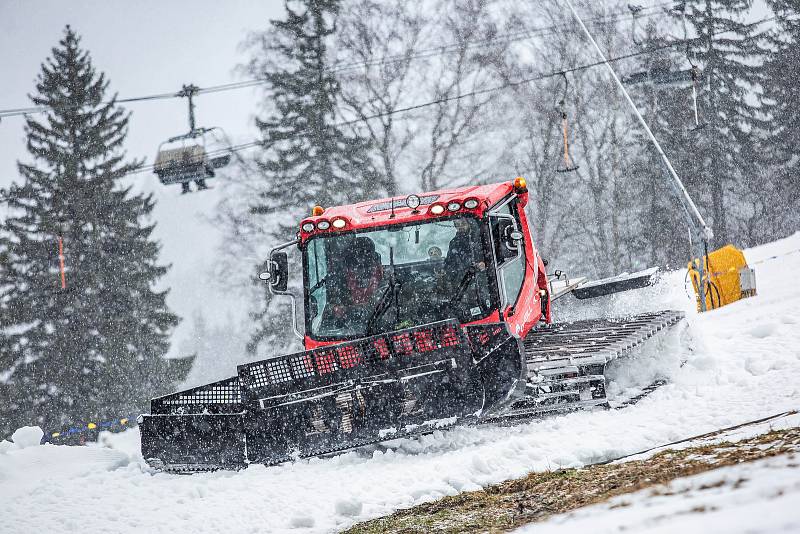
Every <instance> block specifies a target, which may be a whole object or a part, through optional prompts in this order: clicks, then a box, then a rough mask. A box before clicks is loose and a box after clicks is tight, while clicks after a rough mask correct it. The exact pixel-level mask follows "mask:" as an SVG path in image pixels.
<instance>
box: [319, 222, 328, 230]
mask: <svg viewBox="0 0 800 534" xmlns="http://www.w3.org/2000/svg"><path fill="white" fill-rule="evenodd" d="M330 227H331V223H329V222H328V221H320V222H318V223H317V228H319V229H320V230H327V229H328V228H330Z"/></svg>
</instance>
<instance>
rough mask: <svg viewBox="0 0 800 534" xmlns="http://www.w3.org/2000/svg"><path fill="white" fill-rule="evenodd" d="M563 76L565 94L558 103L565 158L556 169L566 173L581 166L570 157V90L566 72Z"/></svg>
mask: <svg viewBox="0 0 800 534" xmlns="http://www.w3.org/2000/svg"><path fill="white" fill-rule="evenodd" d="M561 76H563V77H564V94H563V95H562V97H561V100H560V101H559V103H558V108H557V111H558V113H559V114H560V115H561V134H562V137H563V143H564V156H563V159H562V161H561V163H560V164H559V166H558V167H556V172H561V173H565V172H574V171H577V170H578V168H579V166H578V165H575V164H574V163H573V161H572V158H571V157H570V155H569V122H568V120H567V105H566V100H567V91H568V90H569V79H568V78H567V75H566V73H564V72H562V73H561Z"/></svg>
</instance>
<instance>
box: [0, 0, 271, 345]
mask: <svg viewBox="0 0 800 534" xmlns="http://www.w3.org/2000/svg"><path fill="white" fill-rule="evenodd" d="M282 13H283V2H281V1H279V0H262V1H255V0H249V1H241V0H239V1H236V2H220V1H214V0H192V1H187V0H182V1H176V0H170V1H163V0H146V1H135V2H134V1H121V0H113V1H111V0H104V1H99V0H95V1H79V0H70V1H63V0H61V1H55V0H48V1H40V0H36V1H34V0H0V109H8V108H18V107H27V106H30V105H31V102H30V100H29V99H28V97H27V95H28V93H30V92H32V91H33V90H34V84H35V79H36V76H37V74H38V73H39V71H40V64H41V63H42V61H43V60H44V59H45V58H46V57H48V56H49V55H50V49H51V48H52V47H54V46H56V45H57V43H58V41H59V40H60V39H61V37H62V34H63V29H64V26H65V25H67V24H70V25H71V26H72V27H73V28H74V30H75V31H76V32H77V33H78V34H79V35H80V36H81V37H82V38H83V40H82V45H83V47H84V48H86V49H88V50H89V51H90V53H91V55H92V59H93V62H94V65H95V67H96V68H97V69H98V70H102V71H104V72H105V73H106V75H107V76H108V79H109V80H110V82H111V85H110V88H109V89H110V90H111V91H112V92H114V91H115V92H117V93H119V96H120V98H125V97H131V96H140V95H148V94H154V93H163V92H169V91H173V90H178V89H180V87H181V85H182V84H184V83H189V82H192V83H195V84H197V85H199V86H201V87H202V86H207V85H217V84H222V83H227V82H232V81H238V80H241V79H242V78H241V77H240V76H237V75H236V73H235V72H234V70H235V67H236V65H237V64H238V63H240V62H242V61H243V60H244V59H245V55H244V54H243V53H242V52H241V51H240V50H239V45H240V43H241V42H242V40H243V39H244V37H245V36H246V34H247V32H248V31H250V30H258V29H264V28H267V27H268V21H269V19H270V18H276V17H280V16H281V15H282ZM257 97H258V93H256V92H255V91H254V90H253V89H243V90H238V91H228V92H221V93H214V94H209V95H204V96H200V97H198V98H197V100H196V103H197V118H198V124H199V125H202V126H212V125H213V126H220V127H222V128H223V129H224V130H225V132H226V133H227V134H229V135H230V136H232V137H233V138H234V139H235V140H242V139H247V140H249V139H251V138H253V137H254V136H255V135H256V132H255V128H254V127H253V125H252V123H253V121H252V113H253V111H254V110H255V109H256V102H257ZM127 106H128V109H129V110H130V111H132V112H133V116H132V118H131V122H130V133H129V136H128V142H127V148H128V152H129V154H130V155H131V156H134V157H137V158H146V159H147V160H148V161H150V162H152V159H153V156H154V155H155V151H156V148H157V146H158V143H159V142H160V141H161V140H163V139H165V138H167V137H171V136H173V135H176V134H179V133H183V132H185V131H186V130H187V129H188V126H187V118H186V103H185V101H183V100H162V101H155V102H143V103H131V104H128V105H127ZM23 124H24V120H23V118H22V117H12V118H6V119H3V120H2V122H0V187H5V186H7V185H8V184H9V183H11V181H13V180H17V179H18V176H19V175H18V173H17V169H16V161H17V160H23V161H30V159H29V158H28V155H27V152H26V151H25V137H24V131H23ZM136 176H137V180H138V186H139V187H141V189H142V190H145V191H152V192H154V193H155V195H156V199H157V202H158V204H157V208H156V212H155V218H156V220H157V221H158V223H159V224H158V228H157V237H158V239H159V240H160V241H161V242H162V244H163V251H162V257H163V259H164V261H165V262H169V263H172V264H173V268H172V270H171V271H170V274H169V275H168V277H167V279H166V280H165V282H166V284H167V285H169V286H171V287H172V293H171V294H170V297H169V304H170V305H171V306H172V308H173V309H174V310H175V311H177V312H178V313H179V314H180V315H181V316H183V317H185V318H187V319H188V318H189V317H190V316H191V314H192V312H193V311H194V310H195V309H199V308H202V309H204V310H206V311H207V312H208V313H209V315H210V316H211V318H212V319H213V318H214V317H215V316H216V317H221V316H224V315H225V314H226V313H227V312H228V311H229V310H231V308H235V307H236V303H235V301H232V300H231V299H227V298H226V297H225V295H224V293H223V292H222V291H220V290H219V289H218V288H216V287H214V284H213V280H211V279H210V278H209V276H208V271H209V266H210V263H211V262H212V261H213V257H214V252H215V247H216V245H217V240H218V239H219V235H218V234H217V233H216V232H215V231H214V229H213V228H212V227H210V226H209V225H208V223H206V222H204V221H203V219H202V214H204V213H210V212H211V210H212V209H213V207H214V205H215V204H216V201H217V200H218V195H219V194H220V192H221V190H220V189H217V190H212V191H208V192H204V193H201V194H192V195H185V196H181V195H180V194H179V187H178V186H173V187H170V188H164V187H162V186H161V185H160V184H158V182H157V179H156V177H155V176H154V175H152V174H149V173H148V174H139V175H136ZM234 312H235V310H234ZM189 323H190V321H188V320H187V321H185V323H184V325H183V326H182V329H183V331H185V330H186V328H187V327H188V326H189ZM182 333H183V332H178V334H179V335H178V337H179V338H180V335H182Z"/></svg>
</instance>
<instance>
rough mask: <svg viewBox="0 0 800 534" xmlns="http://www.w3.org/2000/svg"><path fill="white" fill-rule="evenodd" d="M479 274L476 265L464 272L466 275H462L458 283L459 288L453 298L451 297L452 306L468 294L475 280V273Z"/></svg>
mask: <svg viewBox="0 0 800 534" xmlns="http://www.w3.org/2000/svg"><path fill="white" fill-rule="evenodd" d="M476 274H478V269H477V268H476V267H474V266H473V267H470V268H469V269H467V272H465V273H464V276H463V277H461V282H459V283H458V288H457V289H456V294H455V295H453V298H452V299H450V306H453V305H455V304H458V301H459V300H461V298H462V297H463V296H464V295H465V294H466V292H467V289H468V288H469V286H470V284H472V281H473V280H475V275H476Z"/></svg>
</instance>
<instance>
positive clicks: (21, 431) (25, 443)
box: [11, 426, 44, 449]
mask: <svg viewBox="0 0 800 534" xmlns="http://www.w3.org/2000/svg"><path fill="white" fill-rule="evenodd" d="M43 437H44V431H42V429H41V428H39V427H38V426H23V427H22V428H18V429H17V430H15V431H14V433H13V434H11V440H12V441H13V442H14V445H16V446H17V447H19V448H20V449H25V448H28V447H35V446H38V445H39V444H41V443H42V438H43Z"/></svg>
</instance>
